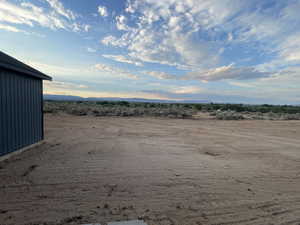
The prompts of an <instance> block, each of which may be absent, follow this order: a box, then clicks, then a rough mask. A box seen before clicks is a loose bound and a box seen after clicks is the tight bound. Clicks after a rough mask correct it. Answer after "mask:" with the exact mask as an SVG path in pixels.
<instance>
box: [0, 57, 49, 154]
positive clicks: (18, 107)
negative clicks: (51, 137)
mask: <svg viewBox="0 0 300 225" xmlns="http://www.w3.org/2000/svg"><path fill="white" fill-rule="evenodd" d="M43 80H52V78H51V77H49V76H47V75H45V74H43V73H41V72H39V71H37V70H35V69H33V68H32V67H30V66H28V65H26V64H24V63H22V62H20V61H18V60H17V59H15V58H13V57H10V56H8V55H6V54H5V53H3V52H1V51H0V156H2V155H5V154H8V153H11V152H14V151H16V150H18V149H21V148H23V147H26V146H29V145H31V144H34V143H36V142H39V141H41V140H42V139H43V138H44V121H43Z"/></svg>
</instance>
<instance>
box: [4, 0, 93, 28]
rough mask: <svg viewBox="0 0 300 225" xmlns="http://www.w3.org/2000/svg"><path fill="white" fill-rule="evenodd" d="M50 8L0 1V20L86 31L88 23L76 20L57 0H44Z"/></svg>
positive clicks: (32, 25)
mask: <svg viewBox="0 0 300 225" xmlns="http://www.w3.org/2000/svg"><path fill="white" fill-rule="evenodd" d="M46 1H47V2H48V4H49V6H50V8H42V7H39V6H36V5H34V4H32V3H29V2H21V3H20V4H13V3H10V2H8V1H7V0H2V1H0V21H2V22H5V23H9V24H23V25H27V26H29V27H34V26H35V25H39V26H42V27H47V28H50V29H52V30H57V29H64V30H69V31H75V32H78V31H88V29H89V25H86V24H80V23H78V22H77V21H76V18H77V17H76V15H75V13H73V12H72V11H71V10H68V9H65V8H64V6H63V5H62V3H61V2H59V1H58V0H46Z"/></svg>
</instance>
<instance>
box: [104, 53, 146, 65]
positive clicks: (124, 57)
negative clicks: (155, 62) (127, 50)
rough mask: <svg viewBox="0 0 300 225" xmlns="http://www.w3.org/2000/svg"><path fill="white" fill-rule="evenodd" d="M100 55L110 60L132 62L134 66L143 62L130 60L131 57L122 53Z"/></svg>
mask: <svg viewBox="0 0 300 225" xmlns="http://www.w3.org/2000/svg"><path fill="white" fill-rule="evenodd" d="M102 56H103V57H105V58H108V59H112V60H114V61H117V62H123V63H129V64H134V65H136V66H143V64H142V63H141V62H138V61H136V60H132V59H130V58H128V57H126V56H123V55H102Z"/></svg>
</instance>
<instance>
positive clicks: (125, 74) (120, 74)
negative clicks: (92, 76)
mask: <svg viewBox="0 0 300 225" xmlns="http://www.w3.org/2000/svg"><path fill="white" fill-rule="evenodd" d="M94 69H95V70H97V71H101V72H104V73H106V74H108V75H109V76H112V77H115V78H120V79H133V80H138V79H139V76H137V75H135V74H133V73H131V72H129V71H126V70H123V69H120V68H117V67H112V66H108V65H105V64H101V63H98V64H96V65H94Z"/></svg>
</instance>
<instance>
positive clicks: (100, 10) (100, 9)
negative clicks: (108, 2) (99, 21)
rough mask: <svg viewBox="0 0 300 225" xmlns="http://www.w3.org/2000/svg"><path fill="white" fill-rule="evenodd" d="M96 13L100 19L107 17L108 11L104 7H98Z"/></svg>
mask: <svg viewBox="0 0 300 225" xmlns="http://www.w3.org/2000/svg"><path fill="white" fill-rule="evenodd" d="M98 13H99V15H100V16H102V17H107V16H108V11H107V8H106V7H105V6H98Z"/></svg>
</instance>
